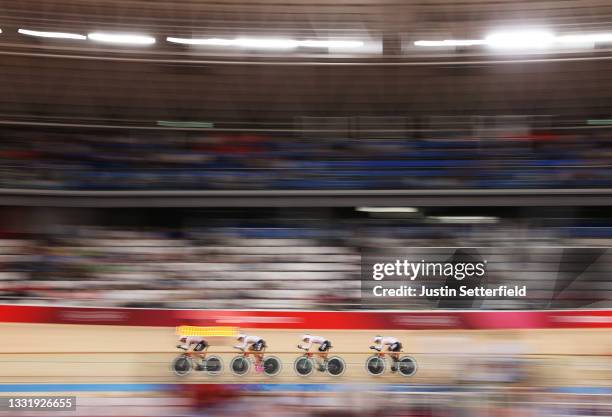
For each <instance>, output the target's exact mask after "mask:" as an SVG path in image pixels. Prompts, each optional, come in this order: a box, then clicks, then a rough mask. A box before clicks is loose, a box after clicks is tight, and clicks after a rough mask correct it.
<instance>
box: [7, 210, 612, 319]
mask: <svg viewBox="0 0 612 417" xmlns="http://www.w3.org/2000/svg"><path fill="white" fill-rule="evenodd" d="M227 222H229V223H231V221H229V220H228V221H227ZM533 222H534V221H532V223H533ZM588 224H590V226H589V225H587V224H584V223H579V222H578V223H576V222H574V223H573V225H572V226H553V225H541V226H537V225H536V224H529V221H527V220H516V219H515V220H510V219H498V221H497V222H496V223H490V222H489V223H487V224H482V225H479V224H447V223H439V222H438V223H436V222H428V221H425V220H418V221H416V220H415V221H413V222H412V223H411V222H410V221H408V222H407V221H404V222H400V221H398V220H384V219H381V220H378V221H367V220H365V219H361V220H360V219H344V220H342V219H335V220H333V221H329V222H326V223H322V221H321V220H318V221H317V222H315V223H312V222H310V223H309V222H308V221H305V220H301V221H293V222H290V221H284V222H282V221H280V220H278V219H277V220H276V221H274V220H271V219H270V220H268V225H267V226H263V225H261V224H259V225H249V224H248V221H247V222H246V223H244V222H243V223H241V222H238V221H236V224H234V225H232V224H225V225H217V226H212V225H209V226H205V227H204V226H203V227H198V226H189V227H187V226H185V227H174V228H162V227H141V228H128V227H104V226H74V225H73V226H60V225H54V226H53V230H52V231H47V232H46V233H44V234H42V233H38V234H27V233H20V234H12V235H10V236H9V235H7V234H4V235H3V237H2V238H0V300H2V302H3V303H7V302H8V303H33V302H34V303H45V304H63V305H99V306H128V307H154V306H156V307H159V306H163V307H172V308H230V309H231V308H267V309H269V308H278V309H354V308H360V307H362V306H361V304H360V302H361V282H360V271H361V256H360V253H361V250H362V249H364V248H379V249H380V248H387V247H426V246H432V247H449V246H450V247H458V246H460V247H482V246H492V247H506V248H514V249H515V250H512V251H508V255H507V256H508V262H513V263H512V264H506V263H504V262H505V261H504V258H500V259H501V261H500V262H499V265H501V266H500V267H499V272H498V271H497V270H493V269H491V270H490V271H492V272H489V276H488V277H487V281H486V282H483V283H482V284H484V285H498V284H504V285H521V282H522V284H525V283H529V282H531V284H532V285H533V287H530V292H529V295H528V297H525V298H515V299H501V300H499V299H495V300H488V301H485V303H484V304H482V305H479V307H482V308H502V309H503V308H551V307H557V308H558V307H582V306H590V307H602V306H606V305H608V303H610V300H612V293H610V291H609V290H608V288H607V287H606V286H605V285H604V284H605V282H603V283H602V281H601V279H600V278H601V277H600V275H597V274H592V275H588V274H587V275H588V276H584V277H583V278H582V279H576V282H572V281H571V280H569V281H568V280H567V277H563V278H564V279H566V281H565V282H564V283H563V287H562V289H563V290H564V291H563V292H559V291H556V292H551V291H552V290H556V289H558V288H559V284H558V283H557V282H555V280H554V279H552V278H551V276H552V275H551V274H550V273H546V271H545V270H546V269H548V270H551V271H552V274H553V275H554V276H556V275H557V272H558V269H559V266H558V264H557V263H553V264H545V263H542V262H544V261H541V259H536V258H543V257H542V256H539V257H538V256H533V254H531V253H530V252H531V251H530V249H529V248H530V247H535V246H538V245H543V244H544V245H549V246H589V247H597V246H599V247H602V248H605V247H607V246H609V245H610V243H611V242H612V240H611V239H612V227H608V226H605V223H604V224H601V222H600V224H597V222H596V221H595V220H592V219H591V220H589V223H588ZM500 237H503V239H500ZM504 251H505V250H502V251H501V252H499V251H498V252H499V253H501V255H500V256H506V255H505V254H504V253H503V252H504ZM517 254H518V255H517ZM597 256H598V257H599V256H600V255H599V254H598V255H597ZM511 258H512V259H511ZM606 259H607V258H606ZM517 262H521V263H520V265H519V264H517ZM538 262H540V263H538ZM572 262H573V261H572ZM508 265H512V267H508ZM517 265H518V266H517ZM607 265H608V264H605V265H603V267H604V268H608V266H607ZM491 267H492V265H491ZM543 271H544V272H543ZM570 278H572V277H570ZM589 280H591V281H589ZM570 284H572V285H570ZM559 293H561V294H562V295H563V297H560V298H558V299H556V300H554V303H553V300H552V297H553V295H551V294H559ZM397 303H398V305H397V306H396V307H398V308H432V307H437V306H438V307H440V306H442V305H438V304H436V303H437V300H429V299H421V298H418V299H417V298H414V299H410V300H405V299H399V300H398V301H397ZM551 303H552V304H551ZM383 307H384V308H389V307H390V306H389V305H388V304H385V305H384V306H380V307H379V308H383ZM391 307H394V306H391ZM464 307H469V306H464ZM368 308H377V307H376V306H372V305H368Z"/></svg>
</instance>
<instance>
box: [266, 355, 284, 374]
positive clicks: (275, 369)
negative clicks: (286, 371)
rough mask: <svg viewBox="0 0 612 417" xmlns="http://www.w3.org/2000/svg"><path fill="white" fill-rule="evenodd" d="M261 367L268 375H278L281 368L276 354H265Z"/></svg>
mask: <svg viewBox="0 0 612 417" xmlns="http://www.w3.org/2000/svg"><path fill="white" fill-rule="evenodd" d="M263 368H264V373H265V374H266V375H268V376H275V375H278V374H279V373H280V371H281V369H282V365H281V361H280V359H278V358H277V357H276V356H267V357H265V358H264V360H263Z"/></svg>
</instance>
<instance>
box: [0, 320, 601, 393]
mask: <svg viewBox="0 0 612 417" xmlns="http://www.w3.org/2000/svg"><path fill="white" fill-rule="evenodd" d="M243 330H244V331H245V332H247V333H253V334H257V335H258V336H261V337H263V338H264V339H265V340H266V341H267V342H268V345H269V348H268V352H269V353H270V354H274V355H276V356H278V357H279V358H280V359H281V360H282V362H283V370H282V372H281V374H279V375H278V376H276V377H274V378H270V377H266V376H263V375H260V374H255V373H254V372H252V373H250V374H249V375H247V376H244V377H236V376H233V375H232V374H231V373H230V372H229V370H228V369H227V368H228V364H229V360H230V359H231V358H232V357H233V356H234V355H235V353H234V352H233V351H232V349H231V344H233V343H234V341H233V340H231V338H225V339H223V338H222V339H215V340H214V341H213V347H211V349H210V351H209V352H210V353H218V354H219V355H220V356H221V357H222V358H223V360H224V365H225V368H224V370H223V372H222V373H221V374H220V375H217V376H207V375H203V374H202V373H193V374H191V375H189V376H188V377H186V378H178V377H176V376H174V374H173V373H172V372H171V370H170V366H169V364H170V362H171V360H172V359H173V358H174V357H175V356H176V355H177V354H178V350H177V349H175V348H174V346H175V345H176V344H177V340H176V335H175V333H174V328H171V327H135V326H106V325H75V324H26V323H2V324H0V340H1V341H2V343H1V344H0V361H1V362H2V364H1V366H0V390H2V391H4V392H11V391H10V390H11V387H13V388H14V387H15V386H16V385H19V384H30V385H28V386H29V387H32V386H33V385H31V384H59V385H55V386H60V385H63V386H64V387H67V388H66V389H65V391H71V389H68V388H70V387H71V386H72V387H77V386H82V384H97V385H96V386H98V387H104V386H107V387H108V390H109V391H112V390H113V389H112V386H116V387H118V389H117V390H118V391H124V389H127V388H128V387H141V389H142V390H145V389H146V386H147V384H176V383H240V384H251V383H252V384H259V383H263V384H298V383H299V384H304V383H320V384H322V383H324V384H328V383H331V384H338V383H340V384H342V383H386V384H399V383H409V384H411V385H426V384H449V383H452V382H454V381H457V380H459V379H461V378H462V376H463V375H464V372H463V371H464V370H465V369H468V367H470V366H472V364H473V363H474V361H477V360H479V358H482V357H484V356H498V355H505V354H512V355H519V356H521V357H523V358H525V359H531V360H532V361H531V364H533V365H534V366H531V368H532V369H531V371H530V374H531V378H532V380H533V381H534V382H535V383H538V384H543V385H552V386H563V385H565V386H568V385H571V386H576V385H585V384H588V385H591V386H592V385H608V386H609V385H610V383H611V382H612V372H610V371H611V369H612V368H611V364H612V361H611V360H610V359H609V358H610V356H609V355H610V354H611V353H612V332H610V331H609V330H606V329H565V330H562V329H554V330H553V329H549V330H543V329H533V330H520V331H517V330H492V331H488V330H411V331H384V334H388V335H393V336H396V337H398V338H400V339H401V340H402V341H403V343H404V351H405V352H406V353H410V354H411V355H412V356H414V357H415V358H416V359H417V361H418V364H419V371H418V373H417V375H415V376H414V377H411V378H404V377H400V376H397V375H385V376H382V377H372V376H369V375H368V374H367V373H366V372H365V370H364V366H363V364H364V361H365V359H366V358H367V356H368V355H369V350H368V346H369V345H370V344H371V343H370V342H371V338H372V337H373V336H374V335H375V333H373V332H372V331H359V330H333V331H330V330H322V331H317V330H316V329H311V330H309V332H310V333H312V334H322V335H324V336H326V337H328V338H330V339H331V340H332V341H333V344H334V349H333V352H334V353H335V354H337V355H339V356H342V357H343V358H344V359H345V361H346V362H347V365H348V367H347V371H346V373H345V374H344V375H343V376H342V377H338V378H334V377H330V376H327V375H323V374H318V375H315V374H313V375H311V376H309V377H306V378H304V377H299V376H296V375H295V373H294V371H293V368H292V364H293V361H294V359H295V358H296V357H297V356H298V355H299V352H298V350H297V348H296V345H297V343H298V342H299V335H301V334H302V333H303V331H297V330H263V329H243ZM70 384H72V385H70ZM79 384H81V385H79ZM105 384H110V385H105ZM24 386H26V385H24ZM92 386H93V385H92ZM121 387H123V388H121ZM74 389H75V390H77V389H76V388H74ZM31 390H34V388H31Z"/></svg>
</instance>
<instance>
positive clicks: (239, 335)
mask: <svg viewBox="0 0 612 417" xmlns="http://www.w3.org/2000/svg"><path fill="white" fill-rule="evenodd" d="M245 337H246V334H244V333H239V334H238V336H236V340H244V338H245Z"/></svg>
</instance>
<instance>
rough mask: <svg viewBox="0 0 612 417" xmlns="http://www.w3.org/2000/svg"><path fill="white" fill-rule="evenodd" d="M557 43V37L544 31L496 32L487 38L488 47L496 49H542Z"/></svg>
mask: <svg viewBox="0 0 612 417" xmlns="http://www.w3.org/2000/svg"><path fill="white" fill-rule="evenodd" d="M554 42H555V35H554V34H553V33H551V32H547V31H544V30H517V31H508V32H495V33H492V34H490V35H489V36H487V37H486V38H485V43H486V45H487V46H489V47H491V48H495V49H542V48H547V47H549V46H551V45H552V44H553V43H554Z"/></svg>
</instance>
